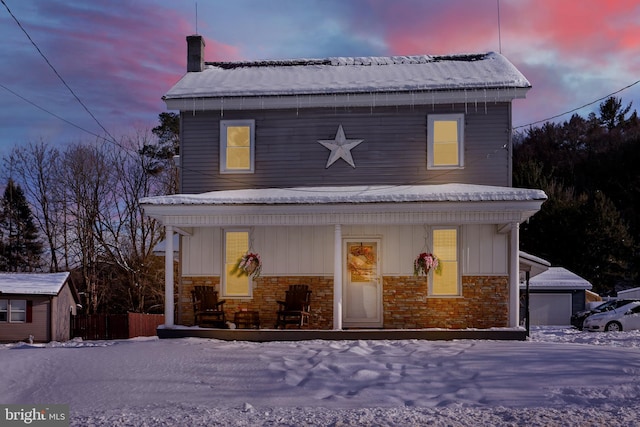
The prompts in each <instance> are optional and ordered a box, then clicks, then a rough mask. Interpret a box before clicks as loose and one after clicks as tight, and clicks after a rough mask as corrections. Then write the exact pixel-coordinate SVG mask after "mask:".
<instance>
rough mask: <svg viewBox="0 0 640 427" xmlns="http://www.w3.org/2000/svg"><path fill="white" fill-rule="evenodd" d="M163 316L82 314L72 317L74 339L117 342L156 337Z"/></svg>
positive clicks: (162, 321)
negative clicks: (119, 340)
mask: <svg viewBox="0 0 640 427" xmlns="http://www.w3.org/2000/svg"><path fill="white" fill-rule="evenodd" d="M163 323H164V315H162V314H142V313H127V314H81V315H77V316H71V332H72V335H73V337H79V338H82V339H83V340H117V339H127V338H134V337H144V336H154V335H156V328H157V327H158V325H161V324H163Z"/></svg>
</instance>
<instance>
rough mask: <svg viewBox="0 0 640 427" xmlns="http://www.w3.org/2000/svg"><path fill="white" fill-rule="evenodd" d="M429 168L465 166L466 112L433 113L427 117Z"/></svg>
mask: <svg viewBox="0 0 640 427" xmlns="http://www.w3.org/2000/svg"><path fill="white" fill-rule="evenodd" d="M427 145H428V146H427V168H429V169H450V168H461V167H463V166H464V114H431V115H429V116H428V118H427Z"/></svg>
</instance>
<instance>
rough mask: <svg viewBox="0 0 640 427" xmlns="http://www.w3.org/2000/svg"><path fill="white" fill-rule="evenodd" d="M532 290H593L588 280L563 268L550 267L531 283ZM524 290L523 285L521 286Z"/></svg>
mask: <svg viewBox="0 0 640 427" xmlns="http://www.w3.org/2000/svg"><path fill="white" fill-rule="evenodd" d="M529 286H530V288H531V289H539V290H560V289H591V288H592V285H591V283H589V281H588V280H586V279H583V278H582V277H580V276H578V275H577V274H575V273H573V272H571V271H569V270H567V269H566V268H563V267H550V268H549V269H548V270H547V271H545V272H543V273H540V274H538V275H537V276H536V277H533V278H532V279H531V280H530V281H529ZM520 287H521V288H523V285H522V284H521V285H520Z"/></svg>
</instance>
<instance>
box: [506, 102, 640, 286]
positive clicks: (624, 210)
mask: <svg viewBox="0 0 640 427" xmlns="http://www.w3.org/2000/svg"><path fill="white" fill-rule="evenodd" d="M513 155H514V157H513V170H514V173H513V183H514V186H516V187H526V188H540V189H542V190H544V191H545V192H546V193H547V196H548V200H547V201H546V202H545V203H544V204H543V205H542V209H541V210H540V212H538V213H537V214H535V215H534V216H533V217H532V218H531V219H530V220H529V221H528V222H527V223H525V224H522V225H521V228H520V229H521V237H520V242H521V249H522V250H523V251H525V252H528V253H531V254H532V255H536V256H539V257H541V258H544V259H546V260H548V261H550V262H551V263H552V265H555V266H561V267H565V268H567V269H569V270H571V271H573V272H574V273H576V274H578V275H580V276H582V277H584V278H585V279H587V280H589V281H590V282H591V283H592V284H593V291H594V292H597V293H599V294H600V295H603V296H604V295H610V296H615V295H616V292H617V291H619V290H623V289H626V288H631V287H638V286H640V282H638V278H639V273H640V271H639V269H640V263H639V255H640V246H639V245H640V212H639V211H638V207H639V206H640V167H639V165H640V120H639V119H638V115H637V113H636V111H635V110H632V104H631V103H629V104H627V105H624V104H623V102H622V100H621V99H618V98H615V97H610V98H608V99H607V100H605V101H604V102H602V103H601V104H600V105H599V109H598V111H597V113H591V114H589V115H588V117H586V118H583V117H581V116H579V115H577V114H574V115H573V116H572V117H571V118H570V119H569V120H567V121H565V122H563V123H550V122H548V123H545V124H544V125H542V126H540V127H532V128H529V129H527V130H526V131H525V132H523V133H520V134H518V135H516V138H515V143H514V154H513Z"/></svg>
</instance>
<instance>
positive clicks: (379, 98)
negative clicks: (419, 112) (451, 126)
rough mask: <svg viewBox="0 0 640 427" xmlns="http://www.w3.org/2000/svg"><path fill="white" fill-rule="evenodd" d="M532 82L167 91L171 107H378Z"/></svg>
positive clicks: (513, 92) (487, 93) (461, 98)
mask: <svg viewBox="0 0 640 427" xmlns="http://www.w3.org/2000/svg"><path fill="white" fill-rule="evenodd" d="M529 89H531V86H509V85H505V86H498V87H486V88H469V89H453V88H452V89H447V88H443V89H438V90H426V91H425V90H415V91H390V92H367V93H344V92H342V93H312V94H305V93H295V94H264V95H255V94H247V95H242V94H233V95H229V96H210V95H207V94H204V93H203V94H202V95H199V94H185V95H165V96H164V97H163V100H164V101H165V103H166V105H167V109H169V110H179V111H205V110H253V109H285V108H296V109H302V108H318V107H372V106H373V107H375V106H396V105H412V106H413V105H432V104H443V103H473V104H483V103H489V102H492V103H493V102H511V101H513V100H514V99H522V98H525V97H526V94H527V92H528V91H529Z"/></svg>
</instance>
